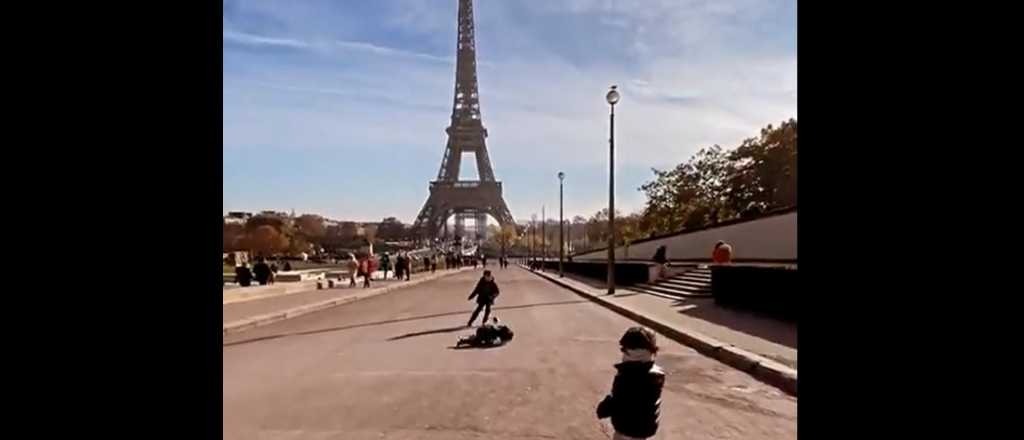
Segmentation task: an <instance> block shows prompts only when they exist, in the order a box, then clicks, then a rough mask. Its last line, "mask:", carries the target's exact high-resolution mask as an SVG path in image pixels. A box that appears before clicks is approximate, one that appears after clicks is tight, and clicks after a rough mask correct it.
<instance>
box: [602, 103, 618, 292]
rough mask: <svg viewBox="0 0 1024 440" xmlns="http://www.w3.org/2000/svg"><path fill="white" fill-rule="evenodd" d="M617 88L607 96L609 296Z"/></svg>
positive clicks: (611, 286)
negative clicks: (609, 111)
mask: <svg viewBox="0 0 1024 440" xmlns="http://www.w3.org/2000/svg"><path fill="white" fill-rule="evenodd" d="M616 88H617V87H616V86H614V85H612V86H611V89H610V90H608V94H607V95H605V100H606V101H608V105H609V106H610V107H611V113H609V116H608V122H609V129H608V130H609V135H608V294H609V295H613V294H615V104H617V103H618V102H619V92H618V91H617V90H615V89H616Z"/></svg>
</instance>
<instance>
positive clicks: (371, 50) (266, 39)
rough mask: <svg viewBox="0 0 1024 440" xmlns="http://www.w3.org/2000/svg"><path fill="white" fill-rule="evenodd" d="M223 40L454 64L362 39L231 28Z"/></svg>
mask: <svg viewBox="0 0 1024 440" xmlns="http://www.w3.org/2000/svg"><path fill="white" fill-rule="evenodd" d="M224 40H225V41H230V42H233V43H238V44H243V45H250V46H267V47H287V48H294V49H308V50H318V51H322V52H331V51H332V50H340V51H356V52H362V53H367V54H375V55H382V56H391V57H408V58H417V59H421V60H427V61H435V62H441V63H449V64H454V62H455V59H454V58H453V57H439V56H435V55H430V54H426V53H419V52H413V51H408V50H402V49H396V48H393V47H387V46H380V45H376V44H372V43H366V42H362V41H345V40H327V41H306V40H300V39H294V38H280V37H273V36H264V35H254V34H249V33H244V32H237V31H231V30H224Z"/></svg>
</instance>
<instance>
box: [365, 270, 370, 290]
mask: <svg viewBox="0 0 1024 440" xmlns="http://www.w3.org/2000/svg"><path fill="white" fill-rule="evenodd" d="M363 287H364V288H366V287H370V274H369V273H364V274H363Z"/></svg>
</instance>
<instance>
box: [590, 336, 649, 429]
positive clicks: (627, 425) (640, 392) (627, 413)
mask: <svg viewBox="0 0 1024 440" xmlns="http://www.w3.org/2000/svg"><path fill="white" fill-rule="evenodd" d="M619 345H620V346H621V351H622V362H621V363H619V364H616V365H615V369H616V370H618V374H616V375H615V380H614V381H613V382H612V392H611V394H609V395H608V396H606V397H605V398H604V400H602V401H601V403H600V404H599V405H598V406H597V417H598V418H599V419H603V418H606V417H611V419H612V426H613V427H614V428H615V437H613V440H642V439H646V438H649V437H652V436H654V434H655V433H657V432H658V418H659V416H660V414H661V389H662V387H663V386H664V385H665V372H664V371H663V370H662V369H661V367H659V366H657V365H655V364H654V356H655V354H657V352H658V344H657V338H656V337H655V335H654V332H652V331H650V330H648V329H646V328H643V327H632V328H630V329H628V330H626V333H625V334H624V335H622V339H620V340H619Z"/></svg>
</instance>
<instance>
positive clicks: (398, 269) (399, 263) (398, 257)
mask: <svg viewBox="0 0 1024 440" xmlns="http://www.w3.org/2000/svg"><path fill="white" fill-rule="evenodd" d="M403 272H405V254H403V253H402V252H399V253H397V254H395V279H396V280H398V281H402V273H403Z"/></svg>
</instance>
